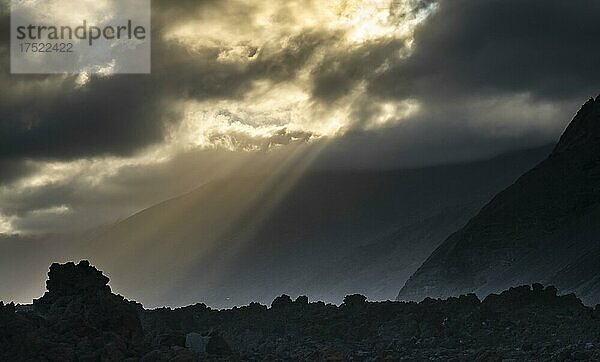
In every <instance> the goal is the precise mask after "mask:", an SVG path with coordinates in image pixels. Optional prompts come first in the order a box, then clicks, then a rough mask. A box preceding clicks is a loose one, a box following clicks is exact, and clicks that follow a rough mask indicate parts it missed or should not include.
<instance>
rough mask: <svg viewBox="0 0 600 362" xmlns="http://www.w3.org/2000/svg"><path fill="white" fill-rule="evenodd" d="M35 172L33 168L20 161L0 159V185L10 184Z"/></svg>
mask: <svg viewBox="0 0 600 362" xmlns="http://www.w3.org/2000/svg"><path fill="white" fill-rule="evenodd" d="M33 171H35V167H33V166H32V165H31V164H29V163H26V162H23V161H22V160H13V159H0V185H1V184H4V183H10V182H12V181H14V180H16V179H18V178H19V177H23V176H25V175H28V174H30V173H32V172H33Z"/></svg>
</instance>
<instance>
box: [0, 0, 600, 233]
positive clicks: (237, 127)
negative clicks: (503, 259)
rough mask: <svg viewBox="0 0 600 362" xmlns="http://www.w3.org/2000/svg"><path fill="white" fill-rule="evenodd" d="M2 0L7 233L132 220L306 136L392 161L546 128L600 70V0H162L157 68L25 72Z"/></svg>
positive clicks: (497, 144) (1, 202)
mask: <svg viewBox="0 0 600 362" xmlns="http://www.w3.org/2000/svg"><path fill="white" fill-rule="evenodd" d="M0 4H2V5H1V6H0V27H1V31H2V34H3V37H2V38H1V39H0V57H1V63H0V68H1V70H2V72H1V74H0V87H2V93H1V98H0V185H1V186H0V233H2V232H49V231H53V230H55V229H63V228H69V227H75V226H77V227H89V226H93V225H94V224H97V223H101V222H110V221H114V220H115V219H118V218H120V217H123V216H125V215H127V214H128V213H131V212H134V211H135V210H138V209H139V208H141V207H144V206H148V205H149V204H151V203H153V202H156V201H159V200H160V199H162V198H166V197H170V196H174V195H176V194H177V193H181V192H184V191H186V190H189V189H191V188H193V187H194V186H195V185H197V184H198V183H201V182H205V181H206V180H208V179H214V178H215V177H220V176H226V175H227V174H230V175H231V174H235V173H239V172H241V171H240V170H241V169H243V168H244V165H247V164H255V165H260V167H252V169H253V171H256V170H254V169H260V168H261V167H262V170H263V171H264V172H269V171H270V170H272V169H273V168H275V167H276V165H277V164H278V163H281V162H285V160H287V159H289V158H290V157H291V156H290V155H293V154H295V153H297V152H299V151H298V150H302V151H301V152H306V150H307V149H311V148H314V149H316V148H318V149H319V152H320V154H319V157H317V158H316V159H315V163H316V164H317V165H319V167H327V168H329V167H390V166H406V165H410V166H418V165H423V164H431V163H439V162H450V161H458V160H464V159H472V158H477V157H484V156H487V155H491V154H494V153H497V152H500V151H503V150H507V149H511V148H523V147H527V146H531V145H534V144H540V143H543V142H546V141H551V140H553V139H554V138H555V137H556V136H557V135H558V134H559V133H560V131H561V130H562V128H563V127H564V125H565V124H566V123H567V122H568V121H569V119H570V118H571V115H572V114H573V113H574V112H575V111H576V108H577V106H578V104H579V103H581V102H582V101H584V100H585V98H587V97H589V96H592V95H596V93H597V92H598V91H599V90H598V89H596V87H597V85H598V84H600V67H598V64H600V50H599V49H598V48H597V47H596V46H595V44H596V42H597V39H599V38H600V28H599V27H598V26H597V25H596V24H597V19H596V17H597V14H599V13H600V4H598V2H596V1H588V0H576V1H568V2H566V1H560V0H555V1H542V0H528V1H522V0H445V1H443V0H442V1H432V0H362V1H359V0H356V1H353V0H339V1H338V0H336V1H334V0H331V1H316V0H304V1H285V2H284V1H281V2H279V1H275V2H273V1H246V0H239V1H236V0H227V1H176V2H174V1H167V0H155V1H153V12H152V14H153V15H152V24H153V25H152V52H153V53H152V73H151V74H150V75H111V74H110V71H107V72H105V73H102V74H88V73H86V72H83V73H82V74H80V75H73V76H67V75H65V76H56V75H55V76H43V75H38V76H16V75H10V74H9V64H8V63H9V62H8V59H9V56H8V44H7V43H6V42H7V39H8V31H9V28H8V26H9V20H10V19H9V14H8V1H6V0H5V1H2V2H0ZM266 151H268V152H266ZM190 170H192V171H190ZM136 175H137V176H136ZM140 175H141V176H140ZM157 190H160V191H157ZM90 205H93V206H90Z"/></svg>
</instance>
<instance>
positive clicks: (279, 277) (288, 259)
mask: <svg viewBox="0 0 600 362" xmlns="http://www.w3.org/2000/svg"><path fill="white" fill-rule="evenodd" d="M550 151H551V147H549V146H548V147H541V148H536V149H532V150H527V151H520V152H514V153H510V154H506V155H503V156H499V157H496V158H494V159H491V160H487V161H479V162H472V163H468V164H460V165H448V166H439V167H429V168H424V169H414V170H403V171H360V172H359V171H356V172H344V171H332V172H309V173H305V174H301V175H299V176H298V177H297V178H296V179H293V180H292V181H290V180H289V179H288V178H286V177H283V176H280V177H275V176H270V177H267V176H264V177H258V176H257V177H247V178H239V179H226V180H221V181H219V182H212V183H209V184H206V185H204V186H202V187H200V188H198V189H197V190H195V191H193V192H190V193H189V194H186V195H182V196H180V197H178V198H175V199H172V200H169V201H166V202H163V203H161V204H158V205H156V206H154V207H151V208H149V209H146V210H144V211H142V212H140V213H138V214H136V215H134V216H132V217H130V218H128V219H126V220H124V221H122V222H120V223H118V224H117V225H115V226H114V227H112V228H110V229H109V230H108V231H106V232H104V233H103V234H102V235H101V236H99V237H98V238H96V239H95V240H94V241H93V245H95V249H94V250H92V251H90V253H89V255H90V257H91V258H93V260H94V263H96V264H97V265H99V266H101V267H102V268H103V269H105V270H111V271H112V272H113V273H114V274H113V275H114V276H113V278H112V279H113V287H114V288H115V290H117V291H118V292H120V293H123V294H127V295H130V296H132V297H133V298H135V299H137V300H139V301H141V302H144V303H145V304H146V305H147V306H158V305H165V304H166V305H183V304H186V303H192V302H197V301H202V302H205V303H207V304H208V305H212V306H216V307H228V306H232V305H240V304H247V303H248V302H250V301H259V302H264V303H267V302H270V301H271V300H272V299H273V298H274V297H275V296H276V295H280V294H281V293H288V294H292V295H298V294H306V295H308V296H309V297H311V298H314V299H322V300H326V301H334V302H340V301H341V299H342V298H343V297H344V296H345V295H347V294H348V293H351V292H360V293H364V294H365V295H367V296H368V297H369V298H371V299H393V298H394V297H395V296H396V293H397V291H398V289H399V288H400V286H401V285H402V284H403V283H404V282H405V280H406V279H407V278H408V277H409V276H410V275H411V274H412V273H413V272H414V271H415V270H416V269H417V267H418V266H419V265H420V264H421V263H422V262H423V260H424V259H425V258H426V257H427V256H428V255H429V254H430V253H431V251H432V250H434V249H435V247H437V246H438V245H439V244H440V243H441V242H442V241H443V239H444V238H445V237H446V236H447V235H448V234H449V233H450V232H452V231H453V230H456V229H457V228H458V227H460V226H461V225H464V223H465V222H466V221H467V220H468V218H469V217H471V216H472V215H474V214H475V213H476V212H477V210H478V209H480V208H481V206H482V205H483V204H484V202H485V200H488V199H489V198H490V197H491V196H492V195H493V194H494V193H496V192H498V191H499V190H501V189H502V188H504V187H506V186H507V185H509V184H510V183H511V182H513V181H514V180H515V179H516V177H517V176H518V175H519V174H522V173H523V172H524V171H525V170H527V169H529V168H530V167H532V166H533V165H534V164H536V163H537V162H539V161H540V160H541V159H543V158H544V157H545V156H546V155H547V154H548V153H549V152H550ZM142 285H143V287H140V286H142Z"/></svg>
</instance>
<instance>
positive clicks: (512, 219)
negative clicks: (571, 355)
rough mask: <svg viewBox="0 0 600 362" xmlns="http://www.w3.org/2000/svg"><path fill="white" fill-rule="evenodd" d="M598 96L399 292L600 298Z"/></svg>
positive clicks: (403, 295) (410, 296)
mask: <svg viewBox="0 0 600 362" xmlns="http://www.w3.org/2000/svg"><path fill="white" fill-rule="evenodd" d="M599 221H600V97H598V98H596V99H590V100H589V101H588V102H586V103H585V104H584V105H583V106H582V108H581V109H580V110H579V112H577V114H576V116H575V117H574V119H573V121H572V122H571V123H570V124H569V126H568V127H567V129H566V130H565V132H564V133H563V135H562V137H561V138H560V140H559V142H558V144H557V145H556V147H555V148H554V150H553V151H552V153H551V154H550V155H549V156H548V158H547V159H545V160H544V161H542V162H541V163H540V164H539V165H537V166H536V167H534V168H533V169H532V170H530V171H528V172H527V173H525V174H524V175H523V176H522V177H520V178H519V179H518V180H517V181H516V182H515V183H514V184H513V185H511V186H510V187H508V188H507V189H505V190H504V191H502V192H500V193H499V194H498V195H496V196H495V197H494V198H493V199H492V200H491V201H490V202H489V203H488V204H487V205H486V206H485V207H484V208H483V209H482V210H481V211H480V212H479V213H478V214H477V215H476V216H475V217H473V218H472V219H471V220H470V221H469V222H468V223H467V224H466V226H464V227H463V228H462V229H461V230H459V231H458V232H456V233H454V234H453V235H451V236H450V237H449V238H448V239H447V240H446V241H445V242H444V243H443V244H442V245H440V246H439V247H438V248H437V249H436V250H435V251H434V252H433V253H432V255H431V256H430V257H429V258H428V259H427V260H426V261H425V263H424V264H423V265H422V266H421V267H420V268H419V269H418V270H417V271H416V272H415V273H414V275H413V276H411V278H410V279H409V280H408V281H407V282H406V284H405V286H404V287H403V288H402V289H401V290H400V293H399V295H398V299H401V300H419V299H422V298H424V297H444V296H448V295H456V294H461V293H468V292H469V293H470V292H474V293H477V294H478V295H486V294H487V293H490V292H494V291H498V290H502V289H504V288H505V287H508V286H510V285H516V284H530V283H533V282H541V283H552V284H555V285H556V286H557V287H558V288H559V290H560V291H561V292H571V291H573V292H576V293H577V294H578V296H579V297H580V298H581V299H582V300H583V301H584V302H586V303H589V304H595V303H599V302H600V263H599V262H598V260H599V259H598V256H599V255H600V222H599Z"/></svg>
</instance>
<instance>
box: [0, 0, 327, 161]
mask: <svg viewBox="0 0 600 362" xmlns="http://www.w3.org/2000/svg"><path fill="white" fill-rule="evenodd" d="M154 6H155V8H154V9H153V12H154V14H155V17H156V19H154V20H155V21H154V24H153V33H154V34H153V58H152V64H153V73H152V74H151V75H148V76H136V75H116V76H111V77H92V78H91V80H90V81H89V83H88V84H87V85H86V86H85V87H76V84H75V80H76V79H75V78H74V77H67V78H65V77H62V76H18V75H8V74H7V73H8V53H7V52H6V51H4V52H2V54H3V55H4V56H3V58H2V64H3V68H4V69H5V70H6V72H4V75H3V76H1V77H0V86H1V87H2V92H3V93H4V94H3V97H2V100H0V117H1V122H0V157H3V158H13V157H14V158H20V157H30V158H51V159H76V158H80V157H89V156H97V155H108V154H112V155H120V156H125V155H130V154H132V153H133V152H135V151H137V150H139V149H140V148H143V147H144V146H147V145H149V144H152V143H156V142H159V141H161V140H162V139H163V135H164V131H165V129H166V127H168V125H169V123H173V122H177V121H178V120H179V119H180V118H181V115H180V114H178V113H177V111H176V110H175V109H173V108H172V107H170V106H171V103H170V102H173V101H181V100H185V99H196V100H206V99H211V98H219V99H241V98H243V96H244V94H245V93H246V92H247V91H248V90H249V89H250V88H251V86H252V81H253V80H257V79H269V80H270V81H273V82H279V81H285V80H289V79H292V78H294V77H295V76H296V75H297V72H298V71H299V70H301V69H302V68H303V66H304V64H305V63H306V62H307V61H308V59H309V58H310V56H311V55H312V54H313V52H314V51H315V50H316V49H317V48H318V47H323V46H327V45H328V44H330V43H331V42H333V41H334V40H335V39H336V37H335V35H331V34H327V33H322V32H319V31H314V32H307V33H302V34H299V35H295V36H292V37H290V38H289V40H288V41H287V46H286V47H284V48H281V49H276V50H272V51H264V52H260V53H257V49H256V48H253V47H252V46H251V45H249V46H248V56H249V57H255V58H256V59H255V61H254V62H252V63H251V64H249V65H240V64H230V63H222V62H217V61H216V60H217V57H218V55H219V54H220V53H221V52H222V51H223V50H224V48H223V47H220V46H205V47H202V48H200V49H190V48H189V47H186V46H184V45H182V44H180V43H177V42H167V41H164V38H163V35H164V34H163V32H164V30H165V29H164V28H163V27H164V26H166V25H167V24H168V23H169V22H171V24H170V25H173V22H176V21H181V20H182V19H186V18H189V17H193V16H197V15H198V14H201V13H202V11H203V10H205V9H207V8H209V7H213V8H211V11H222V12H223V13H224V14H223V15H224V16H225V15H228V13H231V14H229V15H231V16H247V11H250V10H251V9H246V8H245V7H244V6H241V8H240V7H238V8H236V11H235V13H232V10H228V7H227V6H225V5H224V4H223V2H192V1H189V2H187V1H184V2H177V3H173V2H169V3H168V4H166V3H165V2H160V1H159V2H155V4H154ZM248 6H249V5H248ZM214 7H216V9H215V8H214ZM159 19H160V20H159ZM8 23H9V19H8V14H6V13H4V16H2V17H1V18H0V25H2V31H3V34H4V35H7V34H8V31H9V29H8ZM3 38H7V36H3ZM4 46H6V44H5V45H4ZM36 82H37V83H36Z"/></svg>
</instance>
